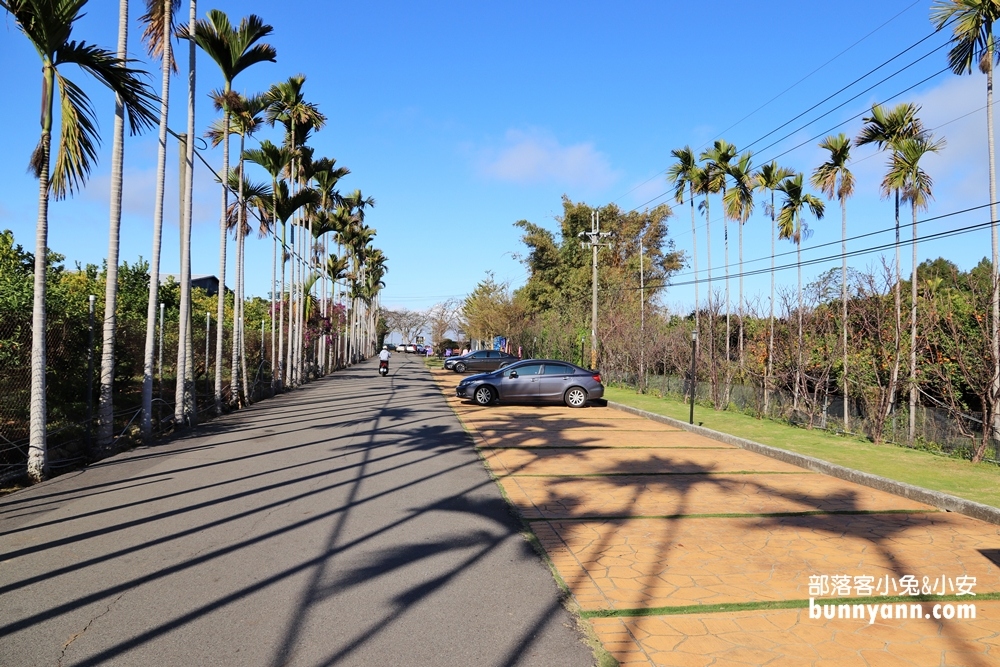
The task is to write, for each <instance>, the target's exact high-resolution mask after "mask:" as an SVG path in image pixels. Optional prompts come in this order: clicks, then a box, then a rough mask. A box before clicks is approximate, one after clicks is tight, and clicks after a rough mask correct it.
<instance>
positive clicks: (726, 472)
mask: <svg viewBox="0 0 1000 667" xmlns="http://www.w3.org/2000/svg"><path fill="white" fill-rule="evenodd" d="M819 474H821V473H818V472H811V471H809V470H801V471H800V470H792V471H780V470H774V471H771V470H705V471H702V472H581V473H571V474H570V473H568V474H561V475H559V474H557V475H552V474H545V475H543V474H541V473H529V472H513V473H507V474H504V475H499V474H498V475H497V477H570V478H572V477H677V476H683V475H819Z"/></svg>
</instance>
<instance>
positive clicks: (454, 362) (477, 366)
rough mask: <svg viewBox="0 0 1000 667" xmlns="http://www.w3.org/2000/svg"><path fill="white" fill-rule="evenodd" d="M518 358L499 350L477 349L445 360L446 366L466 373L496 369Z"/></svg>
mask: <svg viewBox="0 0 1000 667" xmlns="http://www.w3.org/2000/svg"><path fill="white" fill-rule="evenodd" d="M517 360H518V359H517V357H516V356H514V355H513V354H507V353H506V352H501V351H499V350H476V351H475V352H469V353H468V354H463V355H462V356H460V357H449V358H448V359H447V360H446V361H445V362H444V367H445V368H447V369H448V370H452V371H455V372H456V373H464V372H465V371H475V372H477V373H481V372H483V371H495V370H497V369H498V368H503V367H504V366H507V365H508V364H512V363H514V362H515V361H517Z"/></svg>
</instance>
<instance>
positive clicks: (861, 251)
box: [616, 204, 997, 291]
mask: <svg viewBox="0 0 1000 667" xmlns="http://www.w3.org/2000/svg"><path fill="white" fill-rule="evenodd" d="M987 206H988V204H987ZM978 208H982V207H978ZM964 212H965V211H956V212H954V213H949V214H946V216H939V217H947V216H951V215H958V214H960V213H964ZM919 222H920V221H918V224H919ZM995 222H997V221H996V220H988V221H986V222H978V223H975V224H972V225H966V226H964V227H956V228H955V229H949V230H945V231H943V232H937V233H935V234H928V235H927V236H924V237H920V238H918V239H916V240H914V239H912V238H911V239H908V240H901V241H900V242H899V244H898V245H899V246H900V247H905V246H911V245H913V243H915V242H916V243H922V242H927V241H934V240H938V239H943V238H949V237H952V236H959V235H962V234H969V233H972V232H976V231H980V230H982V229H987V228H989V227H990V226H991V225H993V224H994V223H995ZM896 245H897V244H896V242H895V241H893V242H890V243H883V244H879V245H875V246H869V247H867V248H858V249H855V250H852V251H850V252H848V253H847V254H846V255H843V254H841V253H837V254H834V255H826V256H824V257H814V258H811V259H808V260H803V261H802V262H801V263H800V262H792V263H788V264H782V265H778V266H775V267H774V271H785V270H787V269H792V268H796V267H798V266H812V265H815V264H822V263H825V262H831V261H834V260H836V259H840V258H842V257H845V256H846V257H858V256H861V255H870V254H873V253H876V252H881V251H883V250H888V249H890V248H895V247H896ZM785 254H788V253H785ZM776 256H777V255H776ZM758 261H759V260H758ZM770 272H771V268H770V267H766V268H762V269H754V270H752V271H743V272H742V273H740V272H737V273H735V274H730V276H729V277H730V278H733V277H740V276H743V277H748V276H757V275H762V274H766V273H770ZM688 275H690V274H688ZM725 279H726V278H725V277H724V276H723V277H719V278H715V277H713V278H712V279H711V280H708V279H699V280H698V281H697V282H698V283H699V284H700V283H703V282H709V283H711V282H719V281H722V280H725ZM695 282H696V281H695V280H686V281H681V282H677V283H675V282H667V283H660V284H659V285H650V284H648V283H647V284H646V288H647V289H651V288H663V287H683V286H685V285H693V284H695ZM637 289H639V287H638V286H628V287H619V288H616V291H625V290H629V291H631V290H637Z"/></svg>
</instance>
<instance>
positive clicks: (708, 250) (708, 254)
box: [692, 194, 718, 407]
mask: <svg viewBox="0 0 1000 667" xmlns="http://www.w3.org/2000/svg"><path fill="white" fill-rule="evenodd" d="M705 260H706V261H707V262H708V365H709V368H710V369H711V371H712V372H711V373H709V376H708V377H709V381H710V382H711V391H712V400H713V402H715V399H716V395H717V393H718V383H717V382H716V379H717V378H716V374H715V310H714V305H713V302H712V290H713V288H714V285H712V216H711V214H710V211H709V207H708V194H706V195H705ZM693 383H694V380H693V379H692V387H694V384H693ZM716 407H718V403H717V402H716Z"/></svg>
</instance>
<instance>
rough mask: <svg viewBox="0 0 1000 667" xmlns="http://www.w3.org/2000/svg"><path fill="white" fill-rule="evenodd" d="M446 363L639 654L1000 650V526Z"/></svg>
mask: <svg viewBox="0 0 1000 667" xmlns="http://www.w3.org/2000/svg"><path fill="white" fill-rule="evenodd" d="M434 375H435V377H436V379H437V380H438V382H439V384H440V385H441V387H442V390H443V391H444V392H445V394H446V395H447V396H448V397H449V401H450V402H451V404H452V406H453V407H454V409H455V411H456V413H457V414H458V416H459V418H460V419H461V420H462V422H463V423H464V424H465V426H466V428H467V429H468V430H469V431H470V433H471V434H472V435H473V437H474V438H475V442H476V446H477V447H478V448H479V450H480V453H481V454H482V456H483V458H484V461H485V462H486V464H487V465H488V466H489V468H490V469H491V470H492V472H493V473H494V474H495V475H496V476H497V479H498V482H499V483H500V484H501V485H502V486H503V488H504V492H505V494H506V496H507V498H508V499H509V500H510V502H511V503H513V505H514V506H515V507H516V509H517V510H518V512H519V513H520V514H521V516H522V517H523V518H524V519H525V520H526V521H527V522H528V524H529V525H530V526H531V528H532V530H533V531H534V533H535V535H536V536H537V538H538V540H539V542H540V544H541V545H542V547H543V548H544V549H545V551H546V553H547V555H548V558H549V559H550V561H551V563H552V565H553V567H554V568H555V570H556V572H557V573H558V575H559V578H560V579H561V580H562V581H563V582H565V584H566V586H567V587H568V589H569V592H570V593H571V595H572V597H573V599H574V600H575V602H576V603H577V604H578V605H579V607H580V609H581V614H582V615H583V616H584V617H586V618H588V619H589V620H590V622H591V624H592V625H593V628H594V630H595V632H596V633H597V636H598V637H599V638H600V639H601V642H602V643H603V645H604V647H605V648H606V649H607V650H608V651H609V652H610V653H611V654H612V655H614V656H615V657H616V658H617V659H618V660H619V661H620V662H621V664H622V665H626V666H628V667H636V666H638V665H642V666H647V665H875V666H880V665H889V666H894V665H920V666H923V665H928V666H930V665H933V666H935V667H936V666H938V665H975V666H980V665H981V666H983V667H985V666H988V665H1000V600H998V599H997V598H998V597H1000V526H996V525H993V524H989V523H985V522H982V521H979V520H976V519H971V518H969V517H966V516H964V515H960V514H954V513H950V512H945V511H941V510H938V509H937V508H935V507H932V506H929V505H925V504H922V503H919V502H915V501H912V500H908V499H906V498H902V497H900V496H896V495H892V494H889V493H885V492H882V491H877V490H874V489H870V488H868V487H864V486H860V485H857V484H853V483H850V482H846V481H843V480H840V479H836V478H833V477H828V476H826V475H822V474H818V473H813V472H809V471H806V470H803V469H801V468H797V467H795V466H792V465H789V464H786V463H782V462H780V461H777V460H775V459H771V458H768V457H765V456H762V455H758V454H755V453H752V452H748V451H745V450H742V449H739V448H736V447H732V446H729V445H726V444H724V443H721V442H718V441H715V440H711V439H709V438H706V437H703V436H700V435H695V434H692V433H689V432H687V431H684V430H682V429H678V428H672V427H669V426H666V425H663V424H660V423H658V422H654V421H651V420H646V419H643V418H641V417H636V416H633V415H629V414H626V413H622V412H619V411H616V410H613V409H610V408H601V407H589V408H586V409H582V410H573V409H569V408H565V407H562V406H530V405H521V406H507V405H494V406H489V407H485V408H484V407H479V406H476V405H473V404H471V403H468V402H463V401H460V400H459V399H457V398H455V396H454V387H455V385H457V384H458V381H459V379H461V376H459V375H458V374H455V373H451V372H448V371H434ZM913 592H919V593H921V595H919V596H918V597H914V596H912V595H910V593H913ZM969 592H971V593H976V594H977V595H968V594H964V593H969ZM960 593H962V594H960ZM810 599H814V600H815V603H816V604H815V605H814V606H813V608H812V609H810V608H809V607H808V605H809V600H810ZM914 605H921V606H920V607H914ZM935 605H941V607H940V609H939V610H938V611H939V612H940V613H938V615H939V616H940V618H935V617H933V616H934V614H935V613H937V611H935ZM970 606H971V607H973V608H974V613H975V618H967V617H966V616H969V615H970V614H971V613H973V611H971V610H970ZM838 614H839V615H840V617H838V616H837V615H838ZM852 614H853V616H852ZM844 616H846V617H844ZM918 616H919V617H918Z"/></svg>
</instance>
